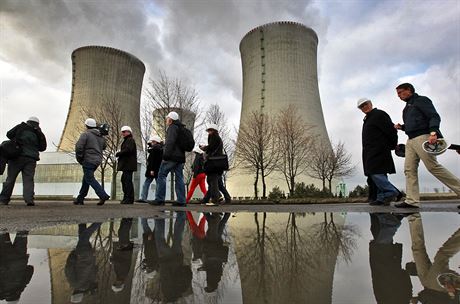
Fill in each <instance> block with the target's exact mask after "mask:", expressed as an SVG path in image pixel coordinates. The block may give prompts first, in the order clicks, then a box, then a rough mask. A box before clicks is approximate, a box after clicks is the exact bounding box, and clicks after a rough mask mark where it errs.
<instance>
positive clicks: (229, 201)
mask: <svg viewBox="0 0 460 304" xmlns="http://www.w3.org/2000/svg"><path fill="white" fill-rule="evenodd" d="M231 203H232V199H230V198H226V199H225V201H223V202H222V204H231Z"/></svg>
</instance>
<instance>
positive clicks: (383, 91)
mask: <svg viewBox="0 0 460 304" xmlns="http://www.w3.org/2000/svg"><path fill="white" fill-rule="evenodd" d="M280 20H290V21H297V22H301V23H303V24H305V25H307V26H309V27H311V28H313V29H314V30H315V31H316V32H317V34H318V37H319V49H318V67H319V71H318V73H319V87H320V94H321V100H322V105H323V111H324V115H325V120H326V125H327V128H328V132H329V136H330V137H331V139H332V141H333V142H337V141H339V140H340V141H344V142H345V143H346V147H347V149H348V150H349V151H350V152H351V153H352V154H353V160H354V162H355V163H356V164H357V174H356V175H355V176H354V177H352V178H350V179H348V180H347V183H348V184H349V187H350V188H353V187H354V186H355V185H356V184H364V183H365V179H364V178H363V177H362V166H361V162H360V154H361V137H360V136H361V126H362V118H363V117H362V114H361V113H360V111H358V110H357V109H356V100H357V99H358V98H360V97H363V96H366V97H369V98H371V99H372V100H373V101H374V106H376V107H377V108H380V109H383V110H385V111H387V112H388V113H389V114H390V116H391V117H392V119H393V120H394V122H401V120H402V119H401V111H402V109H403V106H404V104H403V102H401V101H400V100H399V99H398V98H397V96H396V94H395V90H394V88H395V86H396V85H397V84H399V83H401V82H403V81H409V82H412V83H413V84H414V86H415V88H416V90H417V91H418V93H419V94H421V95H426V96H428V97H430V98H431V99H432V100H433V102H434V104H435V106H436V108H437V110H438V112H439V113H440V115H441V117H442V124H441V130H442V132H443V133H444V135H445V137H446V138H447V139H448V140H449V141H450V142H451V143H459V144H460V120H459V116H460V1H457V0H437V1H423V0H418V1H353V0H347V1H275V0H265V1H264V0H232V1H212V0H208V1H195V0H184V1H179V0H178V1H166V0H157V1H136V0H131V1H121V0H119V1H117V0H110V1H104V0H100V1H95V0H94V1H78V0H74V1H58V0H53V1H51V0H49V1H46V0H11V1H10V0H2V1H1V2H0V41H1V42H0V137H4V134H5V133H6V131H7V130H9V129H10V128H11V127H13V126H14V125H15V124H16V123H18V122H20V121H23V120H25V119H27V117H29V116H31V115H36V116H38V117H39V118H40V119H41V121H42V128H43V130H44V132H45V133H46V135H47V136H48V138H49V142H50V143H55V144H57V143H58V142H59V137H60V135H61V132H62V128H63V126H64V122H65V117H66V114H67V110H68V106H69V102H70V88H71V76H72V75H71V58H70V55H71V53H72V51H73V50H74V49H76V48H78V47H81V46H84V45H104V46H110V47H115V48H119V49H122V50H125V51H127V52H129V53H132V54H134V55H135V56H137V57H138V58H140V59H141V60H142V61H143V62H144V63H145V65H146V67H147V71H146V76H145V78H144V80H146V79H148V77H151V76H155V74H156V73H157V72H158V70H159V69H163V70H165V71H166V72H167V73H168V74H169V75H171V76H177V77H180V78H182V79H183V80H184V81H185V82H186V83H188V84H190V85H193V86H195V87H196V89H197V91H198V92H199V97H200V100H201V102H202V104H203V105H207V104H211V103H218V104H219V105H220V106H221V107H222V109H223V110H224V111H225V113H226V114H227V116H228V119H229V122H230V123H231V124H232V125H234V126H238V123H239V115H240V107H241V91H242V87H241V83H242V79H241V62H240V56H239V50H238V46H239V42H240V40H241V38H242V37H243V36H244V35H245V34H246V33H247V32H248V31H249V30H251V29H252V28H254V27H256V26H259V25H262V24H264V23H268V22H273V21H280ZM405 140H406V137H405V135H404V134H402V133H400V140H399V141H400V142H405ZM53 147H54V146H53V145H52V144H50V150H52V149H53ZM439 159H440V161H441V162H442V163H443V164H444V165H445V166H446V167H448V168H450V169H451V170H452V172H453V173H455V174H456V175H457V176H460V156H459V155H457V154H455V153H454V152H452V151H448V152H446V153H445V154H444V155H442V156H441V157H439ZM395 161H396V166H397V170H398V174H397V175H394V176H392V177H391V179H392V180H393V181H394V182H395V184H396V185H397V186H398V187H401V188H403V187H404V176H403V161H402V159H400V158H395ZM422 167H423V165H422ZM421 174H422V176H423V178H422V183H421V189H422V190H424V191H426V190H432V189H433V187H439V188H441V189H442V186H441V185H440V184H439V183H438V182H436V180H435V179H434V178H433V177H431V176H429V174H427V172H426V170H425V169H424V168H423V169H422V170H421Z"/></svg>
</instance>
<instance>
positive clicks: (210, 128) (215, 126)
mask: <svg viewBox="0 0 460 304" xmlns="http://www.w3.org/2000/svg"><path fill="white" fill-rule="evenodd" d="M208 130H216V131H219V129H218V127H217V125H216V124H209V125H208V127H207V128H206V131H208Z"/></svg>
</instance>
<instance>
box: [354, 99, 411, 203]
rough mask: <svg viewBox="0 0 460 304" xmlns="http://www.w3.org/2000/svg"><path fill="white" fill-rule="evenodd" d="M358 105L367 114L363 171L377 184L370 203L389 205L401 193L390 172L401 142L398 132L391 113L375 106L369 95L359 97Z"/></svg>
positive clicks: (363, 135)
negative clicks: (392, 181) (389, 114)
mask: <svg viewBox="0 0 460 304" xmlns="http://www.w3.org/2000/svg"><path fill="white" fill-rule="evenodd" d="M357 106H358V109H360V110H361V111H362V112H363V113H364V114H365V117H364V122H363V130H362V146H363V152H362V158H363V168H364V175H366V176H367V177H370V178H371V180H372V182H371V183H370V187H369V188H372V187H371V185H372V186H373V185H375V187H376V190H377V193H376V199H375V200H373V201H371V202H369V205H372V206H379V205H387V206H388V205H390V202H391V201H393V200H395V199H401V197H402V195H401V192H400V191H399V190H398V189H397V188H396V187H395V186H394V185H393V184H391V183H390V181H389V180H388V175H387V174H394V173H396V168H395V165H394V162H393V157H392V156H391V150H394V149H395V148H396V145H397V144H398V134H397V131H396V130H395V128H394V127H393V125H394V124H393V122H392V121H391V118H390V116H388V114H387V113H386V112H385V111H382V110H380V109H377V108H374V107H373V105H372V101H371V100H370V99H368V98H361V99H359V100H358V104H357Z"/></svg>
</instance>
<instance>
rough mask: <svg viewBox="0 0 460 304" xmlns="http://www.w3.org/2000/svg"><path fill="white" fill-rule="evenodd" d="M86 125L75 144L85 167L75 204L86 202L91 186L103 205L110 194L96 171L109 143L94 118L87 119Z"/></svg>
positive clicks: (76, 152)
mask: <svg viewBox="0 0 460 304" xmlns="http://www.w3.org/2000/svg"><path fill="white" fill-rule="evenodd" d="M85 125H86V128H87V130H86V131H85V132H83V133H82V134H81V135H80V138H79V139H78V141H77V143H76V144H75V155H76V157H77V161H78V162H79V163H80V164H81V166H82V168H83V180H82V182H81V188H80V193H79V194H78V196H77V198H76V200H75V201H74V204H75V205H83V204H84V203H83V201H84V199H85V197H86V195H88V190H89V187H90V186H91V188H93V189H94V191H95V192H96V194H97V196H98V197H99V202H98V203H97V204H98V205H103V204H104V203H105V201H106V200H108V199H109V195H108V194H107V193H106V192H105V191H104V189H103V188H102V186H101V184H99V182H98V181H97V180H96V179H95V178H94V172H95V171H96V169H97V168H98V167H99V166H100V165H101V163H102V157H103V154H102V153H103V151H104V149H105V148H106V146H107V143H106V140H105V138H104V137H103V136H102V134H101V132H100V131H99V130H98V129H97V125H96V121H95V120H94V119H92V118H88V119H86V121H85Z"/></svg>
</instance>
